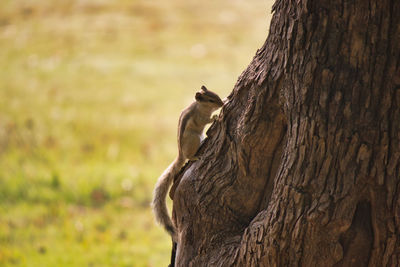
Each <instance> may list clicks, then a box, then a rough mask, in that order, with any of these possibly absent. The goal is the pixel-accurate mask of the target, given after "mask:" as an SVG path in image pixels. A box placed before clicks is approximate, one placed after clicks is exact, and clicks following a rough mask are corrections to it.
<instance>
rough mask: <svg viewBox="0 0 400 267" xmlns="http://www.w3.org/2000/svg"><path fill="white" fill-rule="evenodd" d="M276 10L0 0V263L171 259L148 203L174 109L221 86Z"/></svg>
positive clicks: (172, 140) (246, 4)
mask: <svg viewBox="0 0 400 267" xmlns="http://www.w3.org/2000/svg"><path fill="white" fill-rule="evenodd" d="M271 4H272V1H261V0H253V1H228V0H216V1H208V2H201V1H200V2H199V1H187V0H173V1H161V0H154V1H146V0H133V1H132V0H117V1H111V0H110V1H105V0H96V1H89V0H83V1H72V0H62V1H46V0H35V1H33V0H30V1H28V0H24V1H23V0H3V1H2V4H1V7H0V66H1V72H0V266H166V265H167V262H168V261H169V256H170V240H169V237H168V236H167V234H166V233H165V232H163V230H162V229H161V228H160V227H159V226H157V225H156V224H155V223H154V220H153V217H152V215H151V211H150V209H149V203H150V200H151V194H152V189H153V186H154V184H155V182H156V179H157V177H158V175H159V174H160V173H161V172H162V171H163V169H164V168H165V167H166V166H168V164H169V162H170V161H171V160H172V159H173V158H174V155H175V154H176V125H177V120H178V116H179V113H180V111H181V110H182V109H183V108H184V107H185V106H186V105H187V104H188V103H190V101H191V99H192V98H193V95H194V92H195V91H196V90H198V89H199V88H200V86H201V85H202V84H205V85H206V86H207V87H208V88H209V89H211V90H215V91H216V92H218V93H219V94H220V95H221V97H225V96H226V95H228V94H229V92H230V90H231V89H232V88H233V86H234V83H235V81H236V79H237V77H238V76H239V74H240V73H241V71H243V70H244V68H245V67H246V66H247V65H248V63H249V62H250V60H251V58H252V57H253V55H254V54H255V52H256V50H257V48H259V47H260V46H261V45H262V43H263V41H264V39H265V37H266V34H267V24H268V20H269V18H270V12H269V10H270V6H271Z"/></svg>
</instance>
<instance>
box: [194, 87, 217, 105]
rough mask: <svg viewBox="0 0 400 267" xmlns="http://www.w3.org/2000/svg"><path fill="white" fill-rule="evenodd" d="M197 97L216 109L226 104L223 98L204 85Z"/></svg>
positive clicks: (198, 100) (201, 101)
mask: <svg viewBox="0 0 400 267" xmlns="http://www.w3.org/2000/svg"><path fill="white" fill-rule="evenodd" d="M195 99H196V101H197V102H199V103H201V104H204V105H207V106H209V107H210V108H211V109H213V110H216V109H218V108H220V107H222V106H223V105H224V102H222V100H221V98H219V96H218V95H217V94H216V93H214V92H211V91H210V90H208V89H207V88H206V87H205V86H204V85H203V86H202V87H201V90H200V91H199V92H197V93H196V96H195Z"/></svg>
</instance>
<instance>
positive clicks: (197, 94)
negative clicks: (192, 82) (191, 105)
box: [194, 92, 203, 101]
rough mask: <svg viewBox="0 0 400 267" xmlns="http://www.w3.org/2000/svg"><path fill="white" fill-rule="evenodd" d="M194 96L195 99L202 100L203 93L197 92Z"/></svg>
mask: <svg viewBox="0 0 400 267" xmlns="http://www.w3.org/2000/svg"><path fill="white" fill-rule="evenodd" d="M194 98H195V99H196V101H202V100H203V95H202V94H201V93H199V92H197V93H196V95H195V97H194Z"/></svg>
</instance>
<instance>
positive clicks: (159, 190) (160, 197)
mask: <svg viewBox="0 0 400 267" xmlns="http://www.w3.org/2000/svg"><path fill="white" fill-rule="evenodd" d="M184 163H185V159H182V158H181V157H180V156H178V157H177V158H176V159H175V160H174V161H173V162H172V163H171V165H169V166H168V168H167V169H166V170H165V171H164V172H163V173H162V174H161V176H160V177H159V178H158V181H157V184H156V187H155V189H154V193H153V202H152V204H151V206H152V208H153V212H154V215H155V217H156V221H157V222H158V223H160V224H161V225H162V226H163V227H164V228H165V230H166V231H167V232H168V233H169V234H170V235H171V237H172V239H173V240H174V241H176V240H175V239H176V233H175V228H174V226H173V224H172V221H171V218H170V217H169V215H168V210H167V204H166V198H167V194H168V189H169V187H170V186H171V184H172V182H173V180H174V177H175V175H176V174H178V172H179V171H180V169H181V168H182V166H183V164H184Z"/></svg>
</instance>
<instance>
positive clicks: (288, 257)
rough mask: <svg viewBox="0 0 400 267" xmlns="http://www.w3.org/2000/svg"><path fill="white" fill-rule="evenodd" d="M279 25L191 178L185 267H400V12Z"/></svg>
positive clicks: (181, 249)
mask: <svg viewBox="0 0 400 267" xmlns="http://www.w3.org/2000/svg"><path fill="white" fill-rule="evenodd" d="M273 12H274V16H273V19H272V21H271V26H270V33H269V36H268V38H267V40H266V43H265V44H264V46H263V47H262V48H261V49H259V50H258V51H257V54H256V56H255V57H254V59H253V61H252V62H251V64H250V65H249V67H248V68H247V69H246V70H245V71H244V72H243V74H242V75H241V76H240V77H239V80H238V82H237V84H236V85H235V88H234V90H233V92H232V93H231V95H230V96H229V102H228V103H227V104H226V105H225V106H224V107H223V109H222V112H221V115H220V119H219V121H218V122H216V123H214V124H213V126H212V127H211V128H210V130H209V131H208V133H207V135H208V136H209V138H207V139H206V141H205V143H204V144H203V145H202V147H201V149H200V151H199V155H200V157H201V159H200V160H198V161H196V162H193V163H190V164H188V165H187V166H186V167H185V169H184V171H183V172H182V174H181V176H180V177H179V180H178V181H179V185H178V186H177V188H176V191H175V192H174V194H173V196H174V206H173V208H174V221H175V224H176V226H177V228H178V232H179V244H178V251H177V257H176V260H177V266H400V178H399V177H400V1H398V0H369V1H367V0H352V1H351V0H322V1H316V0H314V1H312V0H296V1H295V0H287V1H283V0H278V1H277V2H276V3H275V5H274V7H273ZM178 181H177V183H178Z"/></svg>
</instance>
